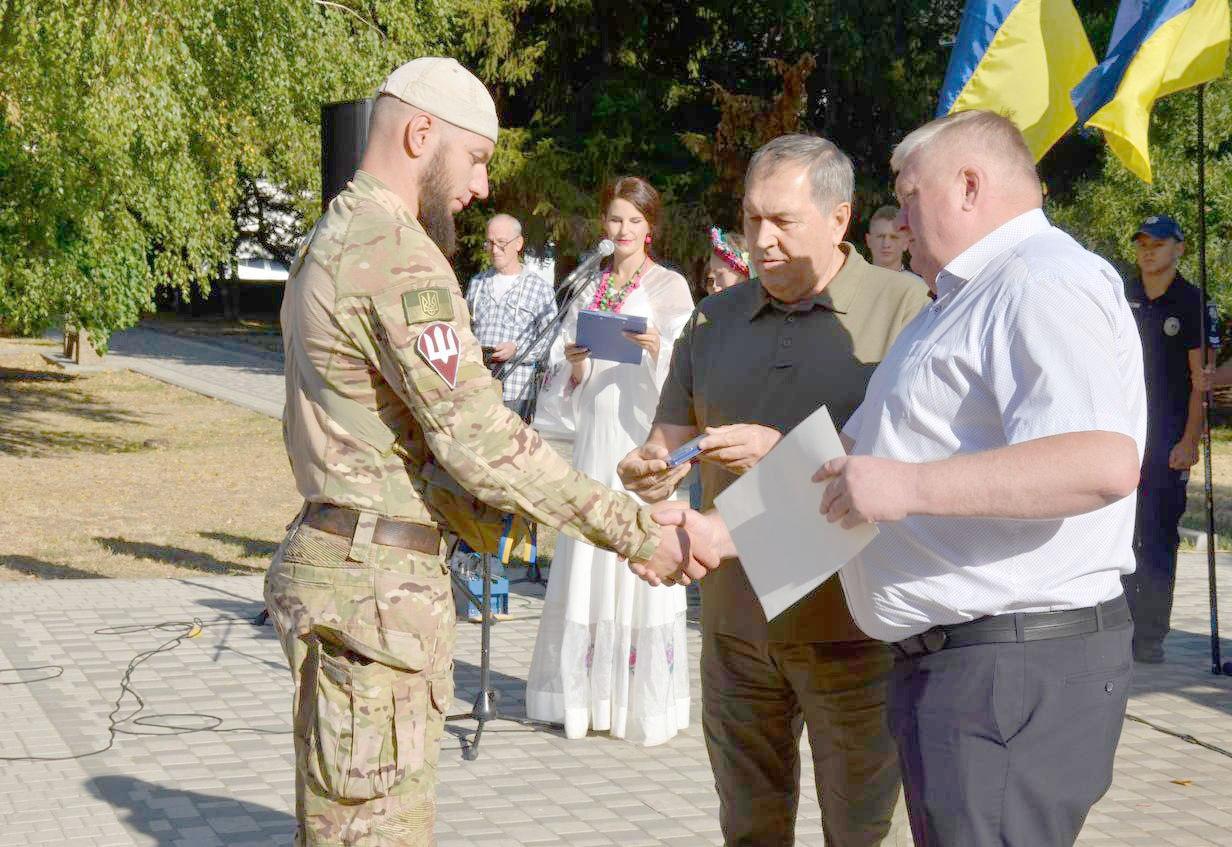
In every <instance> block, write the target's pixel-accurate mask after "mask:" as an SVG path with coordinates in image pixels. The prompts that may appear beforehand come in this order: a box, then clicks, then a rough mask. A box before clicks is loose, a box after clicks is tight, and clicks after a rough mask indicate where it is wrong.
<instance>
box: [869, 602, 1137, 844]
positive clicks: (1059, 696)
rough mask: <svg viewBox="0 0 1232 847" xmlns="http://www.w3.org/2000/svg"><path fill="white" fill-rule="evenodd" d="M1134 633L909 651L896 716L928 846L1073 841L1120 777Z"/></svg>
mask: <svg viewBox="0 0 1232 847" xmlns="http://www.w3.org/2000/svg"><path fill="white" fill-rule="evenodd" d="M1132 634H1133V627H1132V626H1130V625H1126V626H1123V627H1120V628H1117V629H1109V630H1104V631H1102V632H1096V633H1092V634H1090V635H1080V636H1075V637H1072V638H1057V639H1052V640H1047V641H1033V642H1028V643H1025V644H978V645H972V646H969V647H956V648H952V649H949V650H941V651H939V652H936V653H932V654H928V655H924V656H916V657H914V658H910V659H902V658H900V659H899V660H898V661H897V662H896V663H895V667H894V671H893V672H892V674H891V676H890V694H889V708H890V728H891V731H892V732H893V734H894V737H895V740H896V741H897V743H898V755H899V762H900V764H901V768H902V776H903V790H904V791H905V793H906V800H907V811H908V815H909V817H910V819H911V833H912V836H913V838H914V839H915V844H916V847H1061V845H1072V844H1073V843H1074V840H1075V839H1076V838H1077V837H1078V832H1079V830H1081V829H1082V824H1083V821H1085V820H1086V816H1087V812H1088V811H1090V809H1091V806H1093V805H1094V804H1095V802H1096V801H1097V800H1098V799H1099V798H1100V797H1102V796H1103V795H1104V792H1105V791H1107V790H1108V786H1109V785H1111V784H1112V762H1113V757H1114V756H1115V754H1116V746H1117V742H1118V741H1119V740H1120V737H1121V726H1122V724H1123V722H1124V719H1125V705H1126V701H1127V700H1128V697H1129V682H1130V677H1131V674H1132V670H1133V658H1132V653H1131V640H1132Z"/></svg>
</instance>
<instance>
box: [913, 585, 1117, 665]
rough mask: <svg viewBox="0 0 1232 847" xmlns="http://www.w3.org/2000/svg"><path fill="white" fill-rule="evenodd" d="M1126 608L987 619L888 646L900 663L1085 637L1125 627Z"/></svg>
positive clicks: (1113, 605) (1109, 606)
mask: <svg viewBox="0 0 1232 847" xmlns="http://www.w3.org/2000/svg"><path fill="white" fill-rule="evenodd" d="M1129 621H1130V617H1129V604H1128V603H1126V602H1125V596H1124V595H1121V596H1120V597H1117V598H1116V599H1115V600H1109V601H1108V602H1107V603H1100V604H1099V605H1098V606H1092V607H1090V608H1087V609H1068V610H1066V611H1063V612H1016V613H1014V614H1009V615H991V616H989V617H986V618H977V619H976V620H973V621H967V622H966V623H956V624H950V625H948V626H935V627H933V628H932V629H929V630H926V631H924V632H921V633H920V634H919V635H913V636H911V637H910V638H905V639H903V640H902V641H897V642H895V643H893V644H891V645H890V646H891V647H893V648H894V651H895V652H896V653H897V654H898V655H899V656H900V657H902V658H904V659H910V658H914V657H916V656H924V655H927V654H929V653H936V652H937V651H938V650H948V649H949V648H951V647H970V646H971V645H973V644H1013V643H1022V642H1025V641H1045V640H1047V639H1049V638H1071V637H1073V636H1075V635H1089V634H1091V633H1092V632H1099V631H1101V630H1104V629H1115V628H1116V627H1120V626H1124V625H1125V624H1127V623H1129Z"/></svg>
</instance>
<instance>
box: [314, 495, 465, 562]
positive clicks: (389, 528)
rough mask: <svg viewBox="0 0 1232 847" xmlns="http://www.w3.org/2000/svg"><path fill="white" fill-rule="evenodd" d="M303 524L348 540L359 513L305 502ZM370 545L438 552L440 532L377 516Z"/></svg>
mask: <svg viewBox="0 0 1232 847" xmlns="http://www.w3.org/2000/svg"><path fill="white" fill-rule="evenodd" d="M304 523H306V524H307V525H308V526H310V527H312V528H313V529H319V530H321V532H328V533H330V534H331V535H341V536H342V537H343V538H352V537H354V535H355V526H356V524H358V523H359V512H358V511H357V510H355V509H348V508H346V507H345V506H335V505H334V504H333V503H309V504H308V510H307V511H306V512H304ZM372 543H373V544H380V545H382V546H385V547H401V548H403V549H404V550H416V551H418V552H420V553H439V552H441V533H440V530H438V529H437V528H436V527H432V526H425V525H423V524H420V523H411V522H410V521H398V520H393V519H392V518H381V517H378V518H377V519H376V527H375V528H374V529H373V531H372Z"/></svg>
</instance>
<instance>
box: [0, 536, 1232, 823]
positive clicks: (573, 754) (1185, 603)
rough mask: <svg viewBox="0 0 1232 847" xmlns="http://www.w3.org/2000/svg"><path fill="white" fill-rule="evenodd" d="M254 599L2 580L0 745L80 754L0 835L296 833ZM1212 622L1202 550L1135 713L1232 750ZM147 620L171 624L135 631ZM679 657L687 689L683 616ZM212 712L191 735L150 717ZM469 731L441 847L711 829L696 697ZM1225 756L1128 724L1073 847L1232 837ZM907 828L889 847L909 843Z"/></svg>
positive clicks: (534, 591)
mask: <svg viewBox="0 0 1232 847" xmlns="http://www.w3.org/2000/svg"><path fill="white" fill-rule="evenodd" d="M1220 579H1221V580H1222V584H1223V585H1225V586H1232V556H1224V557H1223V560H1222V561H1221V564H1220ZM515 589H516V591H517V593H515V595H514V596H513V597H512V601H511V612H512V613H513V615H514V618H515V619H514V620H510V621H505V622H501V623H499V624H497V625H496V627H495V629H494V630H493V652H492V667H493V680H494V687H495V688H496V689H497V691H498V692H499V696H500V704H501V708H502V709H504V710H506V711H507V713H509V714H512V715H521V714H523V713H524V711H523V710H524V697H523V695H524V685H525V678H526V672H527V669H528V666H529V662H530V656H531V651H532V648H533V645H534V638H535V632H536V627H537V618H538V614H539V611H540V609H541V608H542V599H541V598H542V591H541V589H539V588H537V587H535V586H531V585H526V584H523V585H519V586H515ZM260 594H261V580H260V578H259V577H203V578H196V579H166V580H58V581H43V582H34V581H31V582H20V583H3V584H0V668H4V670H0V683H6V684H5V685H4V686H3V688H0V692H2V693H0V756H5V757H11V756H39V757H55V758H60V757H70V756H76V757H78V758H72V759H66V760H61V761H53V762H44V761H38V762H9V761H5V762H0V847H18V846H19V845H34V844H55V845H60V844H68V845H96V847H121V845H124V847H127V845H142V846H143V847H146V846H147V845H163V846H164V847H209V846H210V845H235V846H236V847H257V845H286V844H289V843H290V839H291V833H292V831H293V828H294V827H293V820H292V804H293V780H292V770H291V768H292V759H291V739H290V737H289V735H288V734H287V733H288V731H289V728H290V722H289V714H290V696H291V688H290V676H289V673H288V671H287V668H286V663H285V661H284V659H283V656H282V653H281V651H280V649H279V647H278V643H277V640H276V639H275V638H274V637H273V631H272V629H271V628H270V627H268V626H266V627H256V626H253V625H251V624H250V623H249V620H250V619H251V618H252V617H253V616H255V615H256V614H257V612H258V611H260V608H261V601H260ZM194 617H195V618H200V619H201V620H202V621H203V622H204V623H205V624H206V627H205V628H204V630H203V632H202V633H201V635H200V636H199V637H196V638H190V639H185V640H183V641H182V642H181V643H179V644H178V646H175V647H173V648H172V649H169V650H167V651H165V652H161V653H156V654H154V655H152V656H151V657H150V658H149V659H148V660H146V661H145V662H144V663H142V664H140V665H139V666H138V667H137V669H136V671H135V672H134V673H133V674H132V677H131V687H132V688H133V689H134V690H135V691H136V693H137V694H139V695H140V696H141V698H142V699H143V700H144V701H145V703H146V708H145V712H144V713H143V718H144V719H145V720H146V721H147V723H144V724H143V723H141V722H140V719H139V720H138V721H133V720H130V718H131V717H132V714H133V711H134V708H135V705H136V701H135V700H134V699H133V698H132V697H129V698H127V699H126V700H125V701H123V703H122V704H121V708H120V709H119V711H118V713H117V717H118V718H119V723H118V729H119V733H117V735H116V738H115V743H114V746H113V747H112V748H111V749H110V750H107V751H106V752H101V753H97V754H95V755H83V754H89V753H91V752H93V751H97V750H99V749H101V748H103V747H105V746H106V745H107V743H108V732H107V726H108V715H109V713H111V712H112V710H113V706H114V703H115V700H116V697H117V696H118V695H119V693H120V680H121V677H122V676H123V674H124V672H125V669H126V668H127V667H128V665H129V662H130V661H131V660H132V659H133V658H134V657H136V656H138V655H140V654H142V653H143V651H149V650H153V649H154V648H157V647H159V646H160V645H163V644H166V643H167V642H168V641H169V640H172V639H174V637H175V636H176V635H178V634H182V633H184V632H185V631H186V628H185V627H183V626H179V627H177V626H176V625H175V624H174V623H170V624H167V622H176V621H179V622H185V621H191V620H192V619H193V618H194ZM1207 621H1208V606H1207V594H1206V580H1205V560H1204V559H1203V558H1202V557H1200V556H1196V555H1193V554H1187V555H1184V556H1183V564H1182V573H1181V577H1180V579H1179V580H1178V598H1177V608H1176V612H1175V616H1174V622H1175V625H1176V629H1175V631H1174V632H1173V634H1172V635H1171V636H1170V637H1169V639H1168V644H1167V648H1168V655H1169V661H1168V663H1167V664H1165V665H1162V666H1159V667H1148V666H1142V665H1139V666H1136V668H1135V681H1134V692H1133V696H1132V698H1131V700H1130V713H1131V714H1132V715H1135V716H1137V717H1141V718H1143V719H1146V720H1149V721H1151V722H1153V723H1156V724H1158V725H1159V726H1162V727H1165V728H1168V729H1171V730H1172V731H1174V732H1177V733H1180V734H1192V735H1193V736H1195V737H1197V738H1199V739H1201V740H1202V741H1205V742H1207V743H1210V744H1213V745H1216V746H1219V747H1222V748H1224V749H1225V750H1232V681H1230V680H1229V679H1228V678H1227V677H1215V676H1212V675H1211V673H1210V669H1209V658H1208V645H1209V640H1208V637H1207V635H1206V632H1207V630H1206V627H1207ZM160 623H164V624H167V625H166V626H164V628H163V629H161V630H159V629H149V628H148V627H151V626H155V625H158V624H160ZM1229 625H1232V620H1229ZM689 652H690V655H689V661H690V668H691V672H692V680H693V685H694V693H695V695H696V693H697V691H698V678H697V659H698V634H697V631H696V627H695V626H691V629H690V635H689ZM478 664H479V628H478V627H477V626H473V625H470V624H465V623H463V624H460V629H459V639H458V652H457V665H456V666H457V671H456V678H457V683H458V699H457V701H456V702H455V711H457V712H463V713H464V712H468V711H469V705H470V703H471V702H472V701H473V699H474V696H475V694H476V691H477V687H478ZM57 666H58V667H60V668H63V672H62V673H59V674H58V675H57V670H56V667H57ZM13 667H16V668H35V669H32V670H23V671H12V670H7V669H8V668H13ZM49 677H50V678H49ZM22 680H25V682H24V683H22V682H21V681H22ZM7 683H18V684H7ZM208 716H213V717H208ZM215 725H216V731H197V732H190V733H186V734H170V733H169V731H168V730H167V729H165V728H164V727H166V726H174V727H178V728H180V729H197V730H205V729H206V728H207V727H215ZM473 727H474V723H473V721H471V720H469V719H462V720H456V721H452V722H451V723H450V724H449V728H448V732H447V734H446V737H445V738H444V740H443V743H442V749H441V765H440V767H441V770H440V773H441V788H440V810H439V816H440V820H439V823H438V828H437V832H438V836H439V840H440V844H441V845H442V847H461V845H472V844H492V845H497V844H499V845H502V847H512V845H566V844H567V845H577V847H586V845H594V846H595V847H597V845H615V844H619V845H707V844H718V843H719V842H720V837H719V832H718V826H717V822H716V814H717V799H716V796H715V793H714V789H713V782H712V779H711V776H710V769H709V764H708V762H707V759H706V753H705V746H704V743H703V740H702V736H701V731H700V727H699V724H698V720H697V709H696V701H695V709H694V721H693V724H692V725H691V726H690V727H689V729H688V730H686V731H685V732H684V733H682V734H681V735H679V736H677V737H676V738H675V739H673V740H672V741H671V742H669V743H667V744H664V745H661V746H659V747H653V748H648V749H647V748H640V747H635V746H633V745H630V744H627V743H624V742H621V741H615V740H612V739H611V738H609V737H607V736H606V735H603V734H592V735H591V736H590V737H588V738H586V739H584V740H578V741H568V740H566V739H565V738H564V737H563V735H562V734H561V733H560V732H559V731H558V730H554V729H529V728H526V727H523V726H520V725H517V724H514V723H503V722H497V723H493V724H490V725H489V728H488V730H487V731H486V732H485V735H484V739H483V742H482V744H481V746H480V757H479V759H478V760H477V761H474V762H467V761H464V760H463V759H462V755H461V754H462V750H463V746H464V744H465V743H466V739H467V738H469V736H470V734H471V731H472V730H473ZM252 730H258V731H259V732H254V731H252ZM805 752H806V756H805V758H804V761H805V763H806V764H805V767H804V784H805V785H806V786H811V779H812V777H811V772H810V768H809V766H808V765H807V762H808V761H809V760H808V758H807V751H805ZM1229 765H1232V761H1230V760H1229V759H1228V758H1227V757H1226V756H1223V755H1220V754H1219V753H1216V752H1214V751H1211V750H1208V749H1204V748H1202V747H1200V746H1197V745H1195V744H1190V743H1186V742H1185V741H1182V740H1180V739H1178V738H1174V737H1172V736H1169V735H1166V734H1163V733H1161V732H1158V731H1156V730H1155V729H1152V728H1150V727H1148V726H1145V725H1143V724H1140V723H1136V722H1134V721H1132V720H1130V721H1127V722H1126V724H1125V730H1124V734H1123V736H1122V739H1121V745H1120V748H1119V750H1118V754H1117V764H1116V773H1115V778H1114V781H1113V785H1112V788H1111V789H1110V790H1109V792H1108V794H1107V796H1106V797H1105V798H1104V799H1103V800H1102V801H1101V802H1100V803H1099V805H1097V806H1096V807H1095V809H1094V810H1093V811H1092V813H1091V816H1090V817H1089V819H1088V821H1087V826H1086V828H1085V830H1084V831H1083V833H1082V836H1081V838H1080V839H1079V844H1082V845H1145V844H1152V845H1157V844H1166V845H1225V847H1226V845H1228V844H1232V812H1230V811H1229V810H1227V809H1226V797H1227V796H1228V794H1229V792H1230V791H1232V769H1230V768H1229ZM900 824H901V821H900ZM904 830H905V827H902V826H900V828H899V829H898V830H897V835H896V839H897V843H899V844H907V843H909V837H908V836H907V834H906V833H905V831H904ZM798 836H799V839H798V843H800V844H802V845H818V846H819V845H821V844H822V835H821V826H820V820H819V817H818V812H817V806H816V803H815V802H813V801H812V799H811V798H810V797H809V793H808V791H807V790H806V792H805V797H804V799H803V802H802V803H801V811H800V818H799V823H798Z"/></svg>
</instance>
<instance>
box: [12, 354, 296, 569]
mask: <svg viewBox="0 0 1232 847" xmlns="http://www.w3.org/2000/svg"><path fill="white" fill-rule="evenodd" d="M54 346H55V345H52V344H50V343H46V342H37V341H25V340H21V341H19V340H14V339H0V539H3V541H2V542H0V579H9V580H14V579H31V578H43V577H152V576H167V577H181V578H183V577H192V576H200V575H203V574H211V575H212V574H251V573H260V572H261V571H263V570H264V569H265V566H266V565H267V564H268V562H269V558H270V555H271V554H272V553H273V551H274V548H275V546H276V545H277V543H278V541H279V540H280V539H281V538H282V534H283V528H284V527H285V525H286V524H287V522H288V521H290V520H291V518H292V517H293V516H294V514H295V512H296V510H297V509H298V508H299V499H298V497H297V496H296V492H295V486H294V484H293V481H292V478H291V471H290V467H289V466H288V464H287V459H286V454H285V453H284V452H283V447H282V436H281V431H280V426H279V422H278V421H276V420H273V419H271V418H267V417H264V416H262V415H258V414H256V413H254V412H249V411H247V410H245V409H241V408H239V407H236V406H232V405H230V404H228V403H224V402H221V401H217V400H211V399H209V398H206V397H202V396H200V395H197V394H193V393H191V392H188V391H183V390H181V389H178V388H175V387H173V386H169V385H165V384H163V383H161V382H157V381H155V380H151V379H147V378H146V377H143V376H138V375H137V374H133V373H130V372H127V371H117V372H111V373H101V374H91V375H87V376H81V377H72V376H69V375H66V374H65V373H64V372H63V371H61V370H60V369H58V368H56V367H54V366H51V365H48V364H46V363H45V362H44V361H43V359H42V358H41V356H40V355H39V354H40V353H41V352H42V351H44V350H50V349H54Z"/></svg>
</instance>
